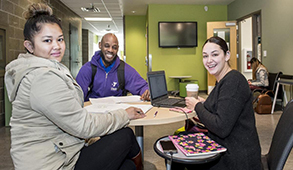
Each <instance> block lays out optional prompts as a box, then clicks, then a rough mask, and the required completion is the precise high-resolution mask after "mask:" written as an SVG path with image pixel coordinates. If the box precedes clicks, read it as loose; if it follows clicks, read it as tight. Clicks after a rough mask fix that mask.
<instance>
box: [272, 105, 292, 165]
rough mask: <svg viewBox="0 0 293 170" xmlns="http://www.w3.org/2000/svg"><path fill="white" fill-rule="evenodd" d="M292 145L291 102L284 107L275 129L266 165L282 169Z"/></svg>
mask: <svg viewBox="0 0 293 170" xmlns="http://www.w3.org/2000/svg"><path fill="white" fill-rule="evenodd" d="M292 146H293V102H292V100H291V101H290V102H289V103H288V104H287V106H286V107H285V109H284V111H283V113H282V115H281V117H280V119H279V122H278V124H277V127H276V129H275V132H274V135H273V139H272V143H271V146H270V150H269V152H268V154H267V163H268V167H269V169H271V170H282V169H283V167H284V165H285V163H286V160H287V158H288V156H289V154H290V152H291V149H292Z"/></svg>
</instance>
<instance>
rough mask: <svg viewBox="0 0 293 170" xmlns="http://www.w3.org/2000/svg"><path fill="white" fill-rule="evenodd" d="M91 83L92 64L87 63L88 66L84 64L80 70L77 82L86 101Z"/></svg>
mask: <svg viewBox="0 0 293 170" xmlns="http://www.w3.org/2000/svg"><path fill="white" fill-rule="evenodd" d="M91 81H92V69H91V64H90V62H87V63H86V64H84V65H83V66H82V67H81V68H80V70H79V72H78V74H77V76H76V82H77V83H78V84H79V86H80V87H81V89H82V91H83V95H84V99H85V100H86V96H87V93H88V87H89V85H90V83H91Z"/></svg>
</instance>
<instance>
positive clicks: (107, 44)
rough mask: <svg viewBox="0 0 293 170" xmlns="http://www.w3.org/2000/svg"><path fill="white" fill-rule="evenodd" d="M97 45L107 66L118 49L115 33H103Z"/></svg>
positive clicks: (114, 57)
mask: <svg viewBox="0 0 293 170" xmlns="http://www.w3.org/2000/svg"><path fill="white" fill-rule="evenodd" d="M99 47H100V49H101V51H102V53H103V55H102V59H103V62H104V65H105V66H106V67H107V66H109V65H110V64H112V63H113V61H114V59H116V56H117V52H118V50H119V44H118V39H117V37H116V35H115V34H113V33H107V34H105V35H104V36H103V37H102V39H101V42H100V43H99Z"/></svg>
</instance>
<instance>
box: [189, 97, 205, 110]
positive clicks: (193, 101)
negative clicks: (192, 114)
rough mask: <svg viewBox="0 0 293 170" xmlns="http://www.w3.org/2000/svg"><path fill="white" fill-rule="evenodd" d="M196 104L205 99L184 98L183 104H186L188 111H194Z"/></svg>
mask: <svg viewBox="0 0 293 170" xmlns="http://www.w3.org/2000/svg"><path fill="white" fill-rule="evenodd" d="M198 102H201V103H203V102H205V99H204V98H202V97H200V96H198V99H196V98H194V97H185V104H186V107H187V108H188V109H190V110H194V108H195V106H196V104H197V103H198Z"/></svg>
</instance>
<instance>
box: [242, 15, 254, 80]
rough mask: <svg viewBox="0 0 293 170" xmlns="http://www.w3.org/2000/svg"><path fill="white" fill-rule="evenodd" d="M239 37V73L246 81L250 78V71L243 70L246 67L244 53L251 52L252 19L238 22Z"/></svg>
mask: <svg viewBox="0 0 293 170" xmlns="http://www.w3.org/2000/svg"><path fill="white" fill-rule="evenodd" d="M239 26H240V27H241V29H240V36H241V38H240V39H241V47H240V49H241V50H240V51H239V53H241V60H240V61H241V73H242V74H243V75H244V76H245V77H246V79H251V78H252V70H251V69H250V70H247V69H245V67H246V60H247V57H246V54H244V51H246V50H250V51H252V18H251V17H250V18H247V19H244V20H242V21H241V22H240V24H239Z"/></svg>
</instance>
